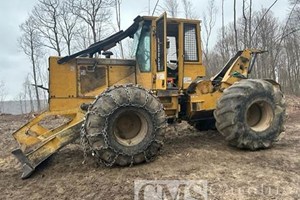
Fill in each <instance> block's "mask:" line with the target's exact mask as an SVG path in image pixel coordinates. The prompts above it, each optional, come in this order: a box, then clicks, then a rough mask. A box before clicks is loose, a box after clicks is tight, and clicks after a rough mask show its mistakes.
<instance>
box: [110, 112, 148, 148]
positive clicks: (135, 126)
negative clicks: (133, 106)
mask: <svg viewBox="0 0 300 200" xmlns="http://www.w3.org/2000/svg"><path fill="white" fill-rule="evenodd" d="M147 130H148V124H147V120H146V118H145V117H144V116H143V115H142V114H141V113H138V112H134V111H124V112H121V113H119V115H118V116H117V117H116V120H115V123H114V124H113V133H114V136H115V137H116V139H117V142H119V143H120V144H122V145H125V146H134V145H137V144H139V143H140V142H141V141H142V140H143V139H144V138H145V137H146V134H147Z"/></svg>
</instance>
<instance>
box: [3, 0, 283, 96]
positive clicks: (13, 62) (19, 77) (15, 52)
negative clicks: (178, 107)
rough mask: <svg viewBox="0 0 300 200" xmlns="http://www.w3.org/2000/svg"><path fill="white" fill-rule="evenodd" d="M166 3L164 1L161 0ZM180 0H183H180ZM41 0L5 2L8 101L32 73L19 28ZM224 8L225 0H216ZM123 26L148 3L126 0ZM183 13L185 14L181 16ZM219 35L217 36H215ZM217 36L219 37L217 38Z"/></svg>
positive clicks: (197, 2) (203, 2)
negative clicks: (20, 41) (24, 52)
mask: <svg viewBox="0 0 300 200" xmlns="http://www.w3.org/2000/svg"><path fill="white" fill-rule="evenodd" d="M161 1H163V0H161ZM178 1H180V0H178ZM37 2H38V0H8V1H1V7H0V24H1V28H0V81H1V80H3V81H4V82H5V84H6V91H7V93H8V95H7V99H8V100H13V99H14V98H16V97H17V96H18V94H19V93H20V92H21V91H22V83H23V82H24V79H25V77H26V75H27V74H28V73H29V72H31V71H30V70H31V67H30V63H29V60H28V58H27V57H26V56H25V55H24V54H23V52H22V51H21V50H20V47H19V44H18V38H19V37H20V35H21V33H20V29H19V25H20V24H21V23H22V22H24V21H25V20H26V19H27V17H28V15H29V13H30V11H31V10H32V8H33V7H34V5H35V4H36V3H37ZM155 2H156V1H155V0H152V1H151V6H150V7H151V8H152V7H153V6H154V4H155ZM192 2H193V4H194V6H195V11H199V13H198V15H199V16H200V17H201V16H202V13H203V11H204V10H205V8H206V6H207V2H208V0H193V1H192ZM237 2H238V9H237V10H238V16H240V14H241V8H242V6H241V5H240V4H241V2H242V0H238V1H237ZM273 2H274V0H253V4H254V9H255V10H258V9H260V8H261V7H266V8H267V7H269V6H270V5H271V4H272V3H273ZM216 3H217V4H218V5H220V3H221V0H216ZM232 7H233V0H225V23H228V22H230V21H232V18H233V12H232ZM121 9H122V10H121V12H122V19H121V20H122V27H123V29H126V28H127V26H129V25H130V24H131V23H132V20H133V19H134V18H135V17H136V16H137V15H147V14H148V0H123V1H122V6H121ZM272 11H273V12H274V13H275V16H276V17H278V18H279V20H284V18H285V16H286V15H287V12H288V0H278V2H277V4H276V5H275V6H274V7H273V8H272ZM219 13H220V14H219V15H218V16H219V17H218V19H217V26H218V27H216V28H215V32H216V30H217V28H219V27H220V24H221V11H220V8H219ZM180 14H183V12H181V13H179V15H180ZM215 35H216V34H215ZM214 37H215V36H214Z"/></svg>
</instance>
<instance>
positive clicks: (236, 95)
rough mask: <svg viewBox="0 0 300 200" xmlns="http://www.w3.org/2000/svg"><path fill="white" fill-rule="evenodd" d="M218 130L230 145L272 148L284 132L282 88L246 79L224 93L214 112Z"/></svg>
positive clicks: (251, 148)
mask: <svg viewBox="0 0 300 200" xmlns="http://www.w3.org/2000/svg"><path fill="white" fill-rule="evenodd" d="M214 116H215V119H216V127H217V129H218V131H219V132H220V133H221V134H222V135H223V136H225V138H226V140H227V141H228V142H229V144H230V145H232V146H235V147H238V148H243V149H250V150H257V149H263V148H269V147H270V146H271V145H272V143H273V142H274V141H276V139H277V138H278V136H279V135H280V133H281V132H282V131H283V130H284V126H283V124H284V118H285V104H284V98H283V94H282V92H281V91H280V88H279V86H277V85H273V84H272V83H270V82H268V81H265V80H258V79H245V80H241V81H239V82H236V83H235V84H233V85H232V86H230V87H229V88H228V89H226V90H225V91H224V93H223V96H222V97H221V98H220V99H219V101H218V103H217V108H216V110H215V112H214Z"/></svg>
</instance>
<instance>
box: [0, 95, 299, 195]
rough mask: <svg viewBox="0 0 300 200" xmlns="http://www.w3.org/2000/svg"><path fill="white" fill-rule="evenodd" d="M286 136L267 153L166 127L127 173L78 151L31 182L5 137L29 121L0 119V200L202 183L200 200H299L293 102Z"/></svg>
mask: <svg viewBox="0 0 300 200" xmlns="http://www.w3.org/2000/svg"><path fill="white" fill-rule="evenodd" d="M287 103H288V117H287V123H286V131H285V133H283V134H282V135H281V139H280V141H278V142H277V143H276V144H275V145H274V147H273V148H271V149H268V150H261V151H256V152H251V151H241V150H237V149H235V148H231V147H229V146H227V145H226V142H225V141H224V138H223V137H222V136H221V135H220V134H219V133H218V132H216V131H207V132H198V131H196V130H195V129H193V128H192V127H189V126H188V125H186V124H180V125H177V126H176V127H169V128H168V129H167V130H168V131H167V138H166V142H165V145H164V148H163V150H162V151H161V153H160V155H159V156H158V158H157V159H156V160H155V161H154V162H151V163H148V164H142V165H138V166H134V167H127V168H119V167H115V168H106V167H104V166H97V165H96V164H95V162H94V161H93V160H92V157H91V156H89V157H88V158H87V161H86V162H85V164H82V161H83V159H84V158H83V153H82V150H81V148H80V145H79V144H71V145H69V146H67V147H65V148H64V149H62V150H61V151H59V152H58V153H56V154H54V155H53V156H52V157H51V158H50V159H49V160H47V161H46V162H45V163H44V164H43V165H42V166H41V167H39V168H38V169H37V170H36V172H35V173H34V174H33V175H32V177H31V178H29V179H26V180H21V179H20V175H21V165H20V164H19V163H18V162H17V160H16V159H15V158H14V157H13V156H12V155H11V154H10V152H11V150H13V149H14V148H16V147H17V144H16V142H15V141H14V140H13V138H12V137H11V133H12V132H13V131H15V130H16V129H17V128H19V127H20V126H21V125H22V124H23V123H25V122H26V121H27V120H28V119H30V117H31V116H12V115H2V116H0V199H133V194H134V181H135V180H140V179H150V180H153V179H159V180H205V181H207V189H208V199H300V99H299V98H296V97H288V98H287Z"/></svg>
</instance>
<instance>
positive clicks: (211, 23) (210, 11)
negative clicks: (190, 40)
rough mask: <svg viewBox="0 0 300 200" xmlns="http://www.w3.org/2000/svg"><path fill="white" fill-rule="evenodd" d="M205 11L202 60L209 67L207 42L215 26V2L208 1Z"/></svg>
mask: <svg viewBox="0 0 300 200" xmlns="http://www.w3.org/2000/svg"><path fill="white" fill-rule="evenodd" d="M206 10H207V11H206V12H204V13H203V26H204V34H205V36H204V37H203V43H204V51H203V54H204V58H205V61H206V65H207V66H208V67H209V42H210V37H211V34H212V30H213V28H214V27H215V24H216V17H217V12H218V9H217V7H216V5H215V0H210V1H209V3H208V6H207V9H206Z"/></svg>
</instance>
